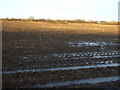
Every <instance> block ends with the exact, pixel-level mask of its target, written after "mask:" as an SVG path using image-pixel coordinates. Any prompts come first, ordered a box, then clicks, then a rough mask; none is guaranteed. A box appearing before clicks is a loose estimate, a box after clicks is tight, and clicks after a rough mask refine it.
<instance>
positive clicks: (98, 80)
mask: <svg viewBox="0 0 120 90" xmlns="http://www.w3.org/2000/svg"><path fill="white" fill-rule="evenodd" d="M118 80H120V78H119V76H111V77H99V78H90V79H84V80H74V81H65V82H52V83H46V84H37V85H34V86H32V87H34V88H45V87H46V88H47V87H59V86H68V85H77V84H78V85H79V84H87V83H90V84H97V83H102V82H111V81H118Z"/></svg>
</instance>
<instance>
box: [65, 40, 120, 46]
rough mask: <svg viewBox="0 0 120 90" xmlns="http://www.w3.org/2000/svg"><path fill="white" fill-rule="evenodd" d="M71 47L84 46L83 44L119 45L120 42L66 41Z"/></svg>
mask: <svg viewBox="0 0 120 90" xmlns="http://www.w3.org/2000/svg"><path fill="white" fill-rule="evenodd" d="M66 44H68V45H69V46H70V47H83V46H119V45H120V44H117V43H112V42H85V41H80V42H68V43H66Z"/></svg>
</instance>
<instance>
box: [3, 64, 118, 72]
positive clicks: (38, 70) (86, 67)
mask: <svg viewBox="0 0 120 90" xmlns="http://www.w3.org/2000/svg"><path fill="white" fill-rule="evenodd" d="M119 65H120V64H118V63H112V64H101V65H87V66H73V67H59V68H50V69H31V70H15V71H3V72H2V74H16V73H24V72H43V71H59V70H77V69H88V68H103V67H118V66H119Z"/></svg>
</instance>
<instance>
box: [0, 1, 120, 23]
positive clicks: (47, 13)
mask: <svg viewBox="0 0 120 90" xmlns="http://www.w3.org/2000/svg"><path fill="white" fill-rule="evenodd" d="M118 2H119V0H0V18H7V17H8V18H28V17H30V16H34V17H35V19H41V18H44V19H48V18H49V19H61V20H62V19H66V20H74V19H82V20H97V21H118Z"/></svg>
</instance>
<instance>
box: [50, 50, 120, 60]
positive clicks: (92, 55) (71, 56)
mask: <svg viewBox="0 0 120 90" xmlns="http://www.w3.org/2000/svg"><path fill="white" fill-rule="evenodd" d="M51 56H52V57H54V58H61V59H63V60H71V59H84V58H112V57H120V52H119V51H112V52H88V53H64V54H52V55H51Z"/></svg>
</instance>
